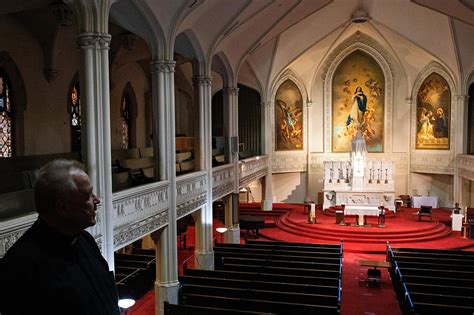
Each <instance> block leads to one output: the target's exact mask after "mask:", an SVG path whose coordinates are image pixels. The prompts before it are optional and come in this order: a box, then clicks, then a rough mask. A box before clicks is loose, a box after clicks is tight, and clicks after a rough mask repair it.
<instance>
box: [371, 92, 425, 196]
mask: <svg viewBox="0 0 474 315" xmlns="http://www.w3.org/2000/svg"><path fill="white" fill-rule="evenodd" d="M412 103H413V101H412V99H411V98H406V99H405V106H406V107H407V108H408V112H409V113H410V116H411V114H412V109H411V107H412ZM412 119H416V113H415V117H411V118H410V121H412ZM393 132H395V129H394V130H393ZM409 135H410V137H409V139H413V138H415V139H416V130H415V134H411V127H410V132H409ZM411 150H412V148H411V141H408V162H407V172H406V173H407V176H408V177H407V185H406V187H405V191H406V194H408V195H411V194H412V193H413V187H412V177H411V176H412V175H411V171H410V170H411V154H412V151H411ZM373 168H374V167H373ZM393 176H394V181H395V182H396V174H394V175H393ZM372 180H373V178H372Z"/></svg>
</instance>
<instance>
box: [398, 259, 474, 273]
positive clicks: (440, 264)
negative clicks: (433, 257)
mask: <svg viewBox="0 0 474 315" xmlns="http://www.w3.org/2000/svg"><path fill="white" fill-rule="evenodd" d="M397 264H398V266H399V268H417V269H426V268H428V269H442V270H450V271H474V265H467V264H466V265H458V264H448V263H446V262H445V261H442V260H440V261H437V262H436V263H434V262H431V263H430V264H426V263H423V262H412V261H411V259H409V258H408V259H402V260H400V259H397Z"/></svg>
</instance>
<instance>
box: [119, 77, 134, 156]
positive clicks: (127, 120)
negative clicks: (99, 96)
mask: <svg viewBox="0 0 474 315" xmlns="http://www.w3.org/2000/svg"><path fill="white" fill-rule="evenodd" d="M120 119H121V123H120V127H121V148H122V149H129V148H132V147H134V146H136V143H137V126H136V121H137V98H136V96H135V90H134V89H133V87H132V84H131V83H130V82H127V84H125V87H124V88H123V92H122V97H121V98H120Z"/></svg>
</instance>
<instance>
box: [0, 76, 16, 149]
mask: <svg viewBox="0 0 474 315" xmlns="http://www.w3.org/2000/svg"><path fill="white" fill-rule="evenodd" d="M10 95H11V92H10V86H9V84H8V78H7V76H6V74H5V73H4V72H3V70H1V69H0V158H6V157H12V155H13V145H12V143H13V141H12V130H13V128H12V109H13V108H12V103H11V100H10Z"/></svg>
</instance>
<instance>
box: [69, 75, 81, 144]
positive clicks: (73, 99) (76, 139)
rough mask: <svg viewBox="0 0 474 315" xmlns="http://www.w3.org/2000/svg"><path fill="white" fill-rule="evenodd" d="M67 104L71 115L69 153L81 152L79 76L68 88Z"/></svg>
mask: <svg viewBox="0 0 474 315" xmlns="http://www.w3.org/2000/svg"><path fill="white" fill-rule="evenodd" d="M68 103H69V108H70V113H71V116H70V117H71V151H72V152H79V151H81V94H80V88H79V76H78V75H76V76H75V77H74V79H73V80H72V83H71V86H70V88H69V94H68Z"/></svg>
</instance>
